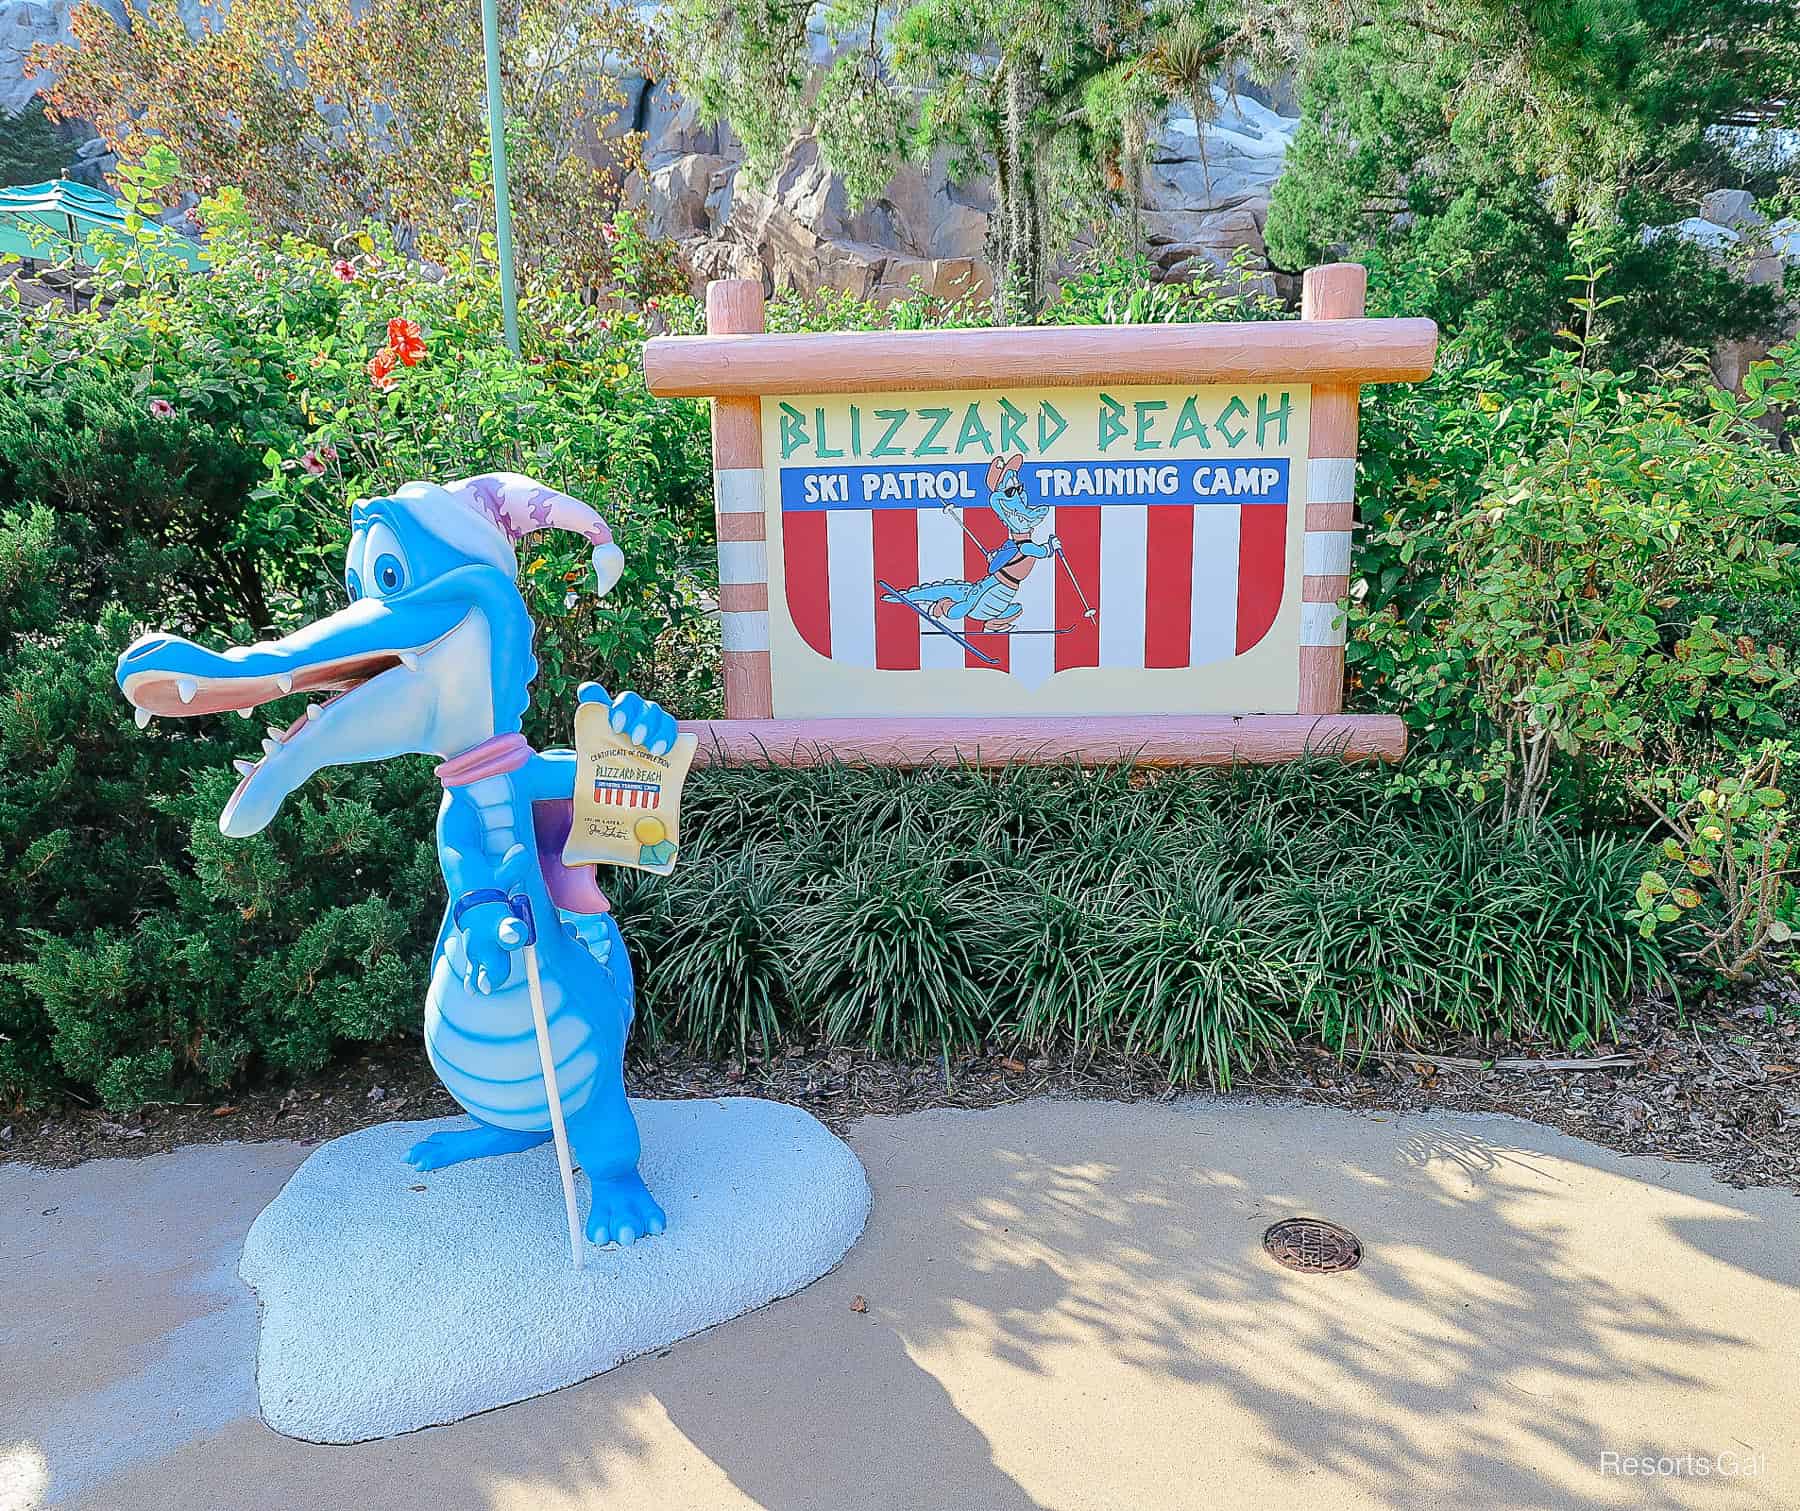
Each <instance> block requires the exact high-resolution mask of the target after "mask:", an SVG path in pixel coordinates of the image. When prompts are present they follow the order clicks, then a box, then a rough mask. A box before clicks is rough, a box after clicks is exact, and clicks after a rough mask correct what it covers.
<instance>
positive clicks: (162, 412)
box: [150, 399, 175, 420]
mask: <svg viewBox="0 0 1800 1511" xmlns="http://www.w3.org/2000/svg"><path fill="white" fill-rule="evenodd" d="M150 413H151V415H152V416H153V417H154V418H156V419H159V420H172V419H174V418H175V406H174V405H173V404H171V403H170V402H169V401H168V400H167V399H152V400H151V401H150Z"/></svg>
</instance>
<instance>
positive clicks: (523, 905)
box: [500, 892, 582, 1269]
mask: <svg viewBox="0 0 1800 1511" xmlns="http://www.w3.org/2000/svg"><path fill="white" fill-rule="evenodd" d="M507 905H508V906H509V907H510V908H511V909H512V911H513V920H514V925H515V926H514V928H513V929H511V930H508V926H507V925H506V924H504V923H503V924H501V925H500V927H501V930H502V932H503V935H504V934H505V933H508V932H510V933H511V934H512V935H513V938H512V939H510V940H506V941H505V942H507V943H516V942H517V941H518V939H519V937H520V936H521V935H522V936H523V953H524V956H525V984H526V986H527V987H528V988H529V989H530V996H531V1022H532V1026H533V1027H534V1028H535V1029H536V1030H537V1047H538V1064H539V1065H540V1066H541V1067H542V1069H543V1072H544V1100H545V1101H546V1102H547V1103H548V1104H549V1107H550V1132H551V1133H552V1134H553V1135H555V1138H556V1164H557V1168H558V1169H559V1170H561V1172H562V1188H563V1211H564V1212H565V1213H566V1214H567V1216H568V1219H569V1258H570V1259H571V1260H573V1261H574V1264H575V1268H576V1269H580V1268H581V1255H582V1246H581V1213H580V1212H579V1210H577V1208H576V1204H575V1166H574V1163H573V1162H572V1161H571V1160H570V1158H569V1130H568V1129H567V1128H566V1127H564V1126H563V1109H562V1092H561V1090H560V1089H559V1088H558V1087H557V1084H556V1054H555V1051H554V1050H552V1049H551V1047H550V1020H549V1019H548V1018H547V1017H546V1016H545V1015H544V982H543V978H542V977H541V976H539V975H538V957H537V920H536V919H535V918H534V917H533V916H532V912H531V899H530V898H529V897H527V896H526V895H525V894H524V893H523V892H519V893H515V894H514V895H513V896H512V897H511V898H510V899H509V900H508V904H507Z"/></svg>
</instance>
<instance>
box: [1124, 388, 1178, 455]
mask: <svg viewBox="0 0 1800 1511" xmlns="http://www.w3.org/2000/svg"><path fill="white" fill-rule="evenodd" d="M1131 407H1132V408H1133V409H1134V410H1136V411H1137V430H1136V432H1135V433H1134V434H1133V435H1132V438H1131V449H1132V450H1133V451H1161V450H1162V442H1161V441H1153V440H1151V439H1150V427H1151V426H1152V425H1154V424H1155V423H1156V416H1157V415H1158V414H1159V413H1160V412H1161V411H1162V410H1165V409H1167V408H1168V407H1169V406H1168V403H1167V401H1166V400H1163V399H1139V400H1138V401H1137V403H1135V404H1133V405H1132V406H1131Z"/></svg>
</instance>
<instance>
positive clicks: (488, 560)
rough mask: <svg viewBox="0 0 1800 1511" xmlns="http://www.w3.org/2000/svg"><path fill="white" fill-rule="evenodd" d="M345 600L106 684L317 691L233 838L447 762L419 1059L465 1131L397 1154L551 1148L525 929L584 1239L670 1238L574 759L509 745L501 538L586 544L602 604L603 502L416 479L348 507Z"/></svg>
mask: <svg viewBox="0 0 1800 1511" xmlns="http://www.w3.org/2000/svg"><path fill="white" fill-rule="evenodd" d="M350 523H351V535H350V547H349V551H348V553H347V555H346V557H345V563H344V585H345V587H346V588H347V589H348V591H349V595H350V604H349V606H348V607H347V608H344V609H341V610H339V611H338V612H337V613H335V614H332V615H330V616H328V617H327V618H324V619H321V620H319V621H318V622H317V623H314V624H310V625H307V626H306V627H305V628H303V629H300V630H297V631H296V632H295V633H293V634H292V635H288V636H286V637H284V638H283V639H280V640H273V641H267V642H264V643H262V644H258V645H249V646H239V647H234V648H232V649H230V650H227V651H224V652H216V651H209V650H204V649H202V648H201V647H200V646H198V645H195V644H193V643H192V642H191V641H188V640H183V639H181V638H179V637H177V636H173V635H147V636H145V637H144V638H142V639H140V640H138V641H137V642H136V643H135V644H133V645H132V646H131V647H130V648H129V649H128V650H126V652H125V653H124V655H122V656H121V657H120V658H119V669H118V677H119V686H120V688H121V689H122V690H123V692H124V694H125V696H126V697H127V698H128V699H129V700H130V701H131V703H132V704H133V705H134V706H135V707H136V709H137V710H138V722H139V723H140V724H145V723H148V722H149V719H150V717H151V716H152V715H157V716H171V717H176V718H182V717H187V718H192V717H196V716H199V715H203V714H217V713H222V712H224V711H226V710H228V709H233V710H236V711H238V712H239V713H241V714H243V715H244V716H245V717H249V716H250V713H251V711H252V710H253V709H254V708H255V707H256V706H257V705H258V704H261V703H268V702H271V701H273V700H275V699H277V698H282V697H286V696H288V695H290V694H293V693H321V692H323V693H329V694H331V696H329V697H327V698H326V699H325V700H324V701H323V702H314V703H311V704H309V705H308V706H307V709H306V712H305V713H304V714H303V715H301V717H300V718H298V719H296V720H295V721H294V723H293V724H292V725H291V726H290V727H289V728H287V729H285V730H283V729H276V728H274V727H273V726H271V727H270V729H269V736H268V738H267V739H265V740H264V741H263V756H262V759H261V760H259V761H256V762H254V763H252V762H249V761H239V762H238V763H237V766H238V769H239V771H240V772H241V773H242V780H240V781H239V783H238V785H237V789H236V790H235V791H234V792H233V793H232V794H231V798H230V800H229V801H228V802H227V803H226V804H225V808H224V810H223V812H221V813H220V815H219V827H220V829H221V830H223V831H224V832H225V833H226V834H228V835H233V836H243V835H249V834H255V833H256V832H257V831H258V830H260V829H262V828H263V827H264V826H265V825H266V824H268V822H269V821H270V820H271V819H272V818H274V816H275V813H276V811H277V810H278V809H279V808H280V806H281V803H282V800H283V799H284V798H286V797H287V795H288V794H289V793H290V792H293V791H294V790H295V789H296V788H298V787H299V786H300V785H301V783H303V782H304V781H305V780H306V779H307V778H308V777H309V776H311V775H312V774H313V773H314V772H315V771H318V770H320V769H321V768H323V767H326V766H337V765H346V764H349V763H352V762H358V761H379V760H384V759H386V758H388V757H390V756H398V755H405V754H408V753H413V752H418V753H424V754H432V755H437V756H440V757H443V758H444V759H443V761H442V764H440V765H439V766H438V768H437V774H438V777H439V778H440V780H441V781H442V782H443V784H444V797H443V802H442V804H441V805H440V806H439V809H438V821H437V844H438V860H439V864H440V865H441V867H442V869H443V873H444V881H445V883H446V885H447V886H448V888H449V894H450V900H449V905H448V906H447V908H446V909H445V913H444V921H443V925H442V927H441V928H440V929H439V930H438V937H437V945H436V947H435V949H434V951H433V953H432V965H431V984H430V987H429V989H428V991H427V995H426V1004H425V1047H426V1050H427V1052H428V1054H429V1055H430V1057H431V1063H432V1066H433V1068H434V1069H435V1070H436V1071H437V1073H438V1075H439V1077H440V1078H441V1079H442V1080H443V1083H444V1085H445V1087H446V1088H447V1089H448V1090H449V1092H450V1094H451V1095H452V1096H454V1097H455V1098H456V1100H457V1101H458V1102H459V1103H461V1104H462V1106H463V1107H464V1108H465V1109H466V1110H467V1111H468V1113H469V1114H470V1116H471V1117H473V1118H474V1119H475V1126H474V1127H473V1128H470V1129H459V1130H452V1131H448V1132H443V1133H436V1134H433V1135H432V1136H431V1137H430V1138H428V1139H425V1140H424V1141H423V1142H422V1143H420V1144H417V1145H416V1146H414V1148H413V1149H412V1151H411V1153H410V1154H409V1155H408V1159H409V1160H410V1161H411V1163H412V1164H413V1165H414V1166H416V1167H417V1168H418V1169H420V1170H434V1169H439V1168H442V1167H443V1166H445V1165H451V1164H455V1163H457V1162H458V1161H460V1160H467V1159H476V1158H479V1157H481V1156H483V1155H489V1154H503V1153H507V1152H509V1151H512V1150H517V1149H526V1148H530V1147H531V1146H533V1145H535V1144H541V1143H543V1142H545V1141H546V1140H548V1139H549V1137H550V1119H549V1111H548V1108H547V1105H546V1096H545V1086H544V1078H543V1074H542V1071H541V1069H540V1061H539V1058H538V1051H537V1041H536V1038H535V1033H534V1029H533V1023H532V1016H531V1008H530V1001H529V997H528V995H527V985H526V980H525V971H524V969H523V967H522V965H519V964H517V963H515V961H514V959H513V956H514V953H515V951H516V950H518V949H519V948H520V946H521V945H522V944H523V943H524V942H525V931H524V927H523V925H522V923H521V922H520V920H519V919H518V918H517V917H516V916H515V913H514V911H513V902H514V900H515V899H517V898H518V897H520V896H523V897H525V898H527V899H529V901H530V904H531V912H532V916H533V917H534V918H536V919H537V920H540V921H542V922H545V923H547V922H548V921H549V920H552V919H556V920H559V922H560V924H561V926H560V927H542V928H541V929H540V933H539V938H538V952H539V959H540V961H541V966H542V976H543V986H544V997H545V1003H544V1006H545V1011H546V1015H547V1017H548V1019H549V1025H550V1038H551V1045H552V1051H553V1054H554V1058H555V1063H556V1072H557V1074H556V1080H557V1087H558V1089H559V1091H560V1092H561V1095H562V1105H563V1110H564V1114H565V1117H566V1119H567V1123H568V1132H569V1141H570V1144H571V1145H572V1147H573V1150H574V1155H575V1159H576V1160H577V1162H578V1163H579V1164H580V1165H581V1166H582V1167H583V1168H584V1169H585V1170H586V1171H587V1174H588V1178H589V1180H590V1182H591V1183H592V1188H593V1204H592V1206H591V1208H590V1210H589V1214H588V1219H587V1235H588V1238H589V1239H590V1240H591V1241H593V1242H595V1243H607V1242H618V1243H621V1244H628V1243H631V1242H633V1241H634V1240H636V1239H638V1238H641V1237H644V1236H645V1235H646V1234H651V1233H660V1232H661V1231H662V1230H663V1223H664V1217H663V1212H662V1209H661V1208H660V1207H659V1206H658V1205H657V1204H656V1201H655V1199H654V1198H653V1197H652V1196H651V1195H650V1193H649V1191H648V1190H647V1189H646V1188H645V1186H644V1182H643V1180H642V1178H641V1177H640V1176H639V1175H638V1170H637V1163H638V1133H637V1124H636V1122H635V1120H634V1119H633V1118H632V1115H631V1109H630V1106H629V1104H628V1103H627V1102H626V1099H625V1084H624V1069H623V1062H624V1053H625V1039H626V1035H627V1034H628V1033H629V1031H630V1028H631V1017H632V978H631V964H630V961H629V959H628V958H627V955H626V951H625V945H624V941H623V940H622V939H621V938H620V936H619V929H618V925H617V924H616V923H614V922H613V919H612V917H611V915H610V913H608V912H607V904H606V899H605V898H604V897H603V896H602V895H601V894H600V891H599V889H598V887H597V886H596V885H595V882H594V875H593V868H592V867H591V866H585V867H579V868H570V867H566V866H564V865H563V864H562V858H561V853H560V852H561V848H562V842H563V840H564V838H565V837H566V836H567V834H568V829H569V823H570V818H571V813H572V809H571V797H572V793H573V786H574V778H575V757H574V753H573V752H572V751H567V750H549V751H543V752H537V751H534V750H532V749H531V747H530V746H529V745H528V744H527V743H526V741H525V738H524V736H523V735H522V734H521V733H520V732H519V726H520V721H521V719H522V717H523V715H524V713H525V708H526V704H527V701H528V699H529V691H528V689H529V685H530V683H531V680H532V678H533V677H534V676H535V675H536V673H537V662H536V660H535V659H534V658H533V656H532V651H531V642H532V634H533V626H532V622H531V619H530V616H529V615H528V614H527V613H526V611H525V603H524V600H523V599H522V598H521V597H520V596H519V590H518V586H517V583H516V580H515V579H516V577H517V573H518V562H517V559H516V558H515V556H514V554H513V542H514V541H517V540H518V539H520V538H521V537H522V536H524V535H526V534H529V533H530V532H532V531H534V530H539V529H545V528H556V529H566V530H573V531H575V532H576V533H578V534H580V535H582V536H584V537H585V538H586V539H587V540H588V541H590V542H591V543H592V544H593V546H594V552H593V560H594V568H595V571H596V573H597V575H598V580H599V590H600V592H601V593H602V594H604V593H605V592H606V591H607V590H609V589H610V588H611V587H612V586H613V585H614V583H616V582H617V581H618V579H619V575H620V573H621V571H622V570H623V567H624V557H623V555H622V554H621V553H620V551H619V549H618V547H617V546H616V545H614V544H613V540H612V533H611V531H609V530H608V529H607V527H606V525H605V524H604V523H603V522H602V521H601V520H600V518H599V516H598V515H596V514H595V513H594V512H593V510H591V509H589V508H588V507H587V506H586V505H585V504H582V503H580V502H579V501H577V500H576V499H573V498H570V497H569V496H568V495H567V494H563V493H558V492H556V491H554V490H553V489H549V488H545V487H543V486H541V485H540V484H537V483H534V482H532V481H531V480H530V479H529V478H524V477H520V476H518V475H517V474H511V473H498V474H492V475H489V476H484V477H474V478H467V479H465V480H463V481H461V482H455V483H450V484H447V485H444V486H439V485H437V484H433V483H408V484H407V485H406V486H405V487H403V488H400V489H398V490H396V491H395V492H394V493H393V494H392V495H391V496H388V497H384V498H375V499H368V500H359V501H358V502H357V503H356V504H355V505H354V506H353V507H352V510H351V521H350ZM580 696H581V699H582V701H584V702H595V701H598V702H603V703H607V704H608V705H609V706H610V708H611V717H610V722H611V723H612V726H613V728H614V729H616V730H620V731H622V732H626V733H628V734H629V735H630V737H631V739H632V740H633V741H634V742H635V743H637V744H638V745H640V746H643V747H645V748H646V749H649V750H652V751H655V752H656V753H659V754H662V753H666V752H667V751H668V749H669V748H670V746H671V745H672V744H673V743H674V739H675V734H676V729H675V721H674V719H673V718H671V717H670V716H669V715H668V714H667V713H665V712H664V711H663V710H662V709H661V708H660V707H658V705H656V704H655V703H648V702H645V701H644V700H643V699H642V698H640V697H638V696H637V694H635V693H625V694H623V695H621V696H619V697H617V698H609V697H608V695H607V694H606V692H605V691H604V690H603V689H601V688H599V687H597V686H596V685H594V684H592V683H589V684H587V685H586V686H584V687H583V688H582V689H581V694H580Z"/></svg>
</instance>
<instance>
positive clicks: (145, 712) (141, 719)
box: [132, 708, 150, 729]
mask: <svg viewBox="0 0 1800 1511" xmlns="http://www.w3.org/2000/svg"><path fill="white" fill-rule="evenodd" d="M132 718H134V719H136V720H137V727H138V728H139V729H148V728H149V727H150V710H149V709H147V708H140V709H138V710H137V711H136V712H135V713H133V714H132Z"/></svg>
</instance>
